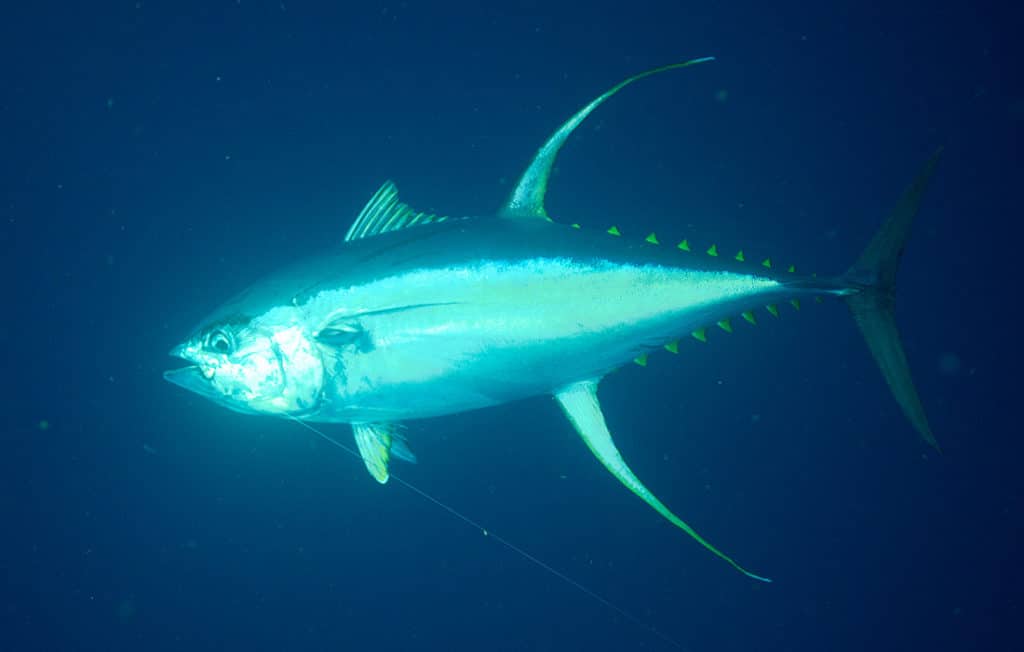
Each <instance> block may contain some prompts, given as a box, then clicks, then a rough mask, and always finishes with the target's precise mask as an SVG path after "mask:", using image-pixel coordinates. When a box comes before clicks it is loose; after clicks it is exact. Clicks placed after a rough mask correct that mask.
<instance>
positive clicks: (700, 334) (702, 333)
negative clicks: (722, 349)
mask: <svg viewBox="0 0 1024 652" xmlns="http://www.w3.org/2000/svg"><path fill="white" fill-rule="evenodd" d="M690 335H693V337H694V338H695V339H697V340H699V341H701V342H707V341H708V329H706V328H698V329H697V330H695V331H693V332H692V333H690Z"/></svg>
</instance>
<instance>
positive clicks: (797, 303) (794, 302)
mask: <svg viewBox="0 0 1024 652" xmlns="http://www.w3.org/2000/svg"><path fill="white" fill-rule="evenodd" d="M789 305H791V306H793V307H794V308H796V309H797V310H800V300H799V299H790V300H789Z"/></svg>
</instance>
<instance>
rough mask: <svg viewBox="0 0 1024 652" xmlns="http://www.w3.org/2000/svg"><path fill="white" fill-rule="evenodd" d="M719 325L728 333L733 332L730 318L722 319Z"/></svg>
mask: <svg viewBox="0 0 1024 652" xmlns="http://www.w3.org/2000/svg"><path fill="white" fill-rule="evenodd" d="M718 327H719V328H721V329H722V330H723V331H725V332H726V333H731V332H732V324H731V323H730V322H729V320H728V319H722V320H720V321H719V322H718Z"/></svg>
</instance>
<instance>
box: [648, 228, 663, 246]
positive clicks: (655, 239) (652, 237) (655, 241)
mask: <svg viewBox="0 0 1024 652" xmlns="http://www.w3.org/2000/svg"><path fill="white" fill-rule="evenodd" d="M644 240H645V241H646V242H650V243H651V244H661V243H660V242H658V236H656V235H654V231H651V234H650V235H649V236H647V237H646V238H644Z"/></svg>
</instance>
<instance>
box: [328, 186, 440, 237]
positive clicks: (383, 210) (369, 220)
mask: <svg viewBox="0 0 1024 652" xmlns="http://www.w3.org/2000/svg"><path fill="white" fill-rule="evenodd" d="M446 219H448V218H447V217H444V216H442V215H433V214H428V213H417V212H416V211H414V210H413V209H412V208H410V207H409V205H408V204H403V203H402V202H400V201H399V200H398V188H396V187H395V184H394V183H392V182H391V181H385V182H384V185H382V186H381V187H380V189H379V190H377V192H375V193H374V194H373V197H370V201H368V202H366V206H363V210H361V211H359V216H358V217H356V221H355V222H353V223H352V226H350V227H349V229H348V233H346V234H345V242H348V241H349V240H358V239H360V238H369V237H370V236H373V235H377V234H378V233H386V232H388V231H396V230H398V229H403V228H405V227H407V226H412V225H414V224H428V223H430V222H443V221H445V220H446Z"/></svg>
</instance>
